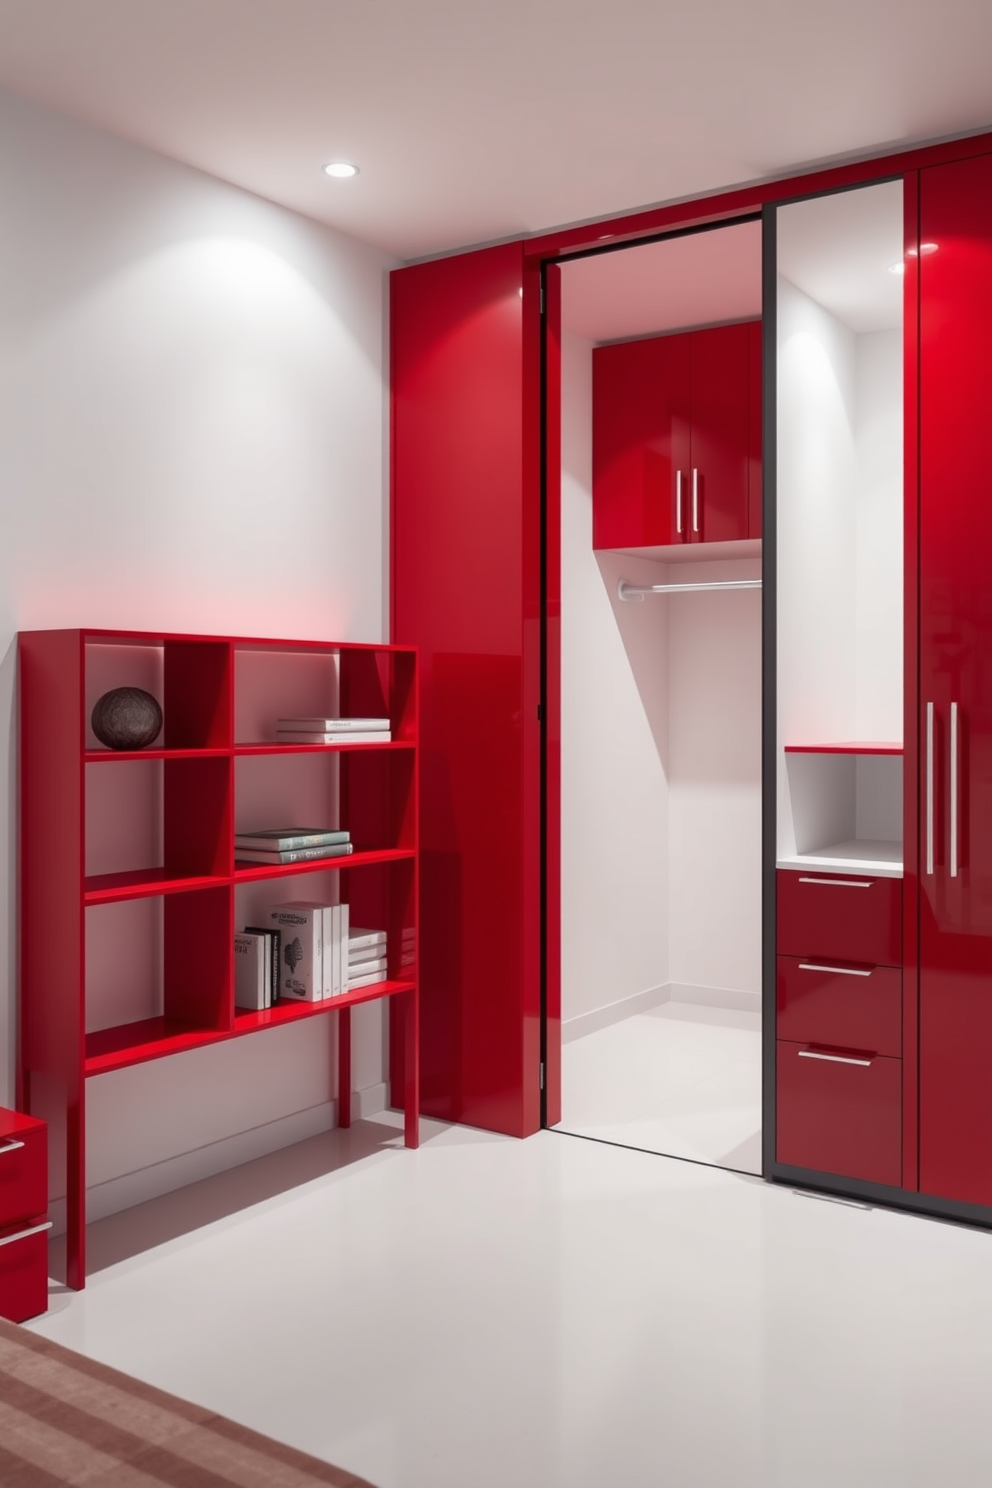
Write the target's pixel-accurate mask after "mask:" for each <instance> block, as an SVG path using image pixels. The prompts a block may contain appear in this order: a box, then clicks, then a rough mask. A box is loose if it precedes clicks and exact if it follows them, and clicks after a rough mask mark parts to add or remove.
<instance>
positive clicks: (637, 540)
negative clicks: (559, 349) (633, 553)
mask: <svg viewBox="0 0 992 1488" xmlns="http://www.w3.org/2000/svg"><path fill="white" fill-rule="evenodd" d="M592 386H593V393H592V406H593V418H592V469H593V476H592V489H593V540H592V541H593V547H594V548H634V547H637V548H639V547H653V546H656V545H657V546H668V545H670V544H673V543H681V542H685V541H686V540H687V538H688V532H689V337H687V336H654V337H651V338H650V339H648V340H645V341H625V342H619V343H617V344H616V345H615V346H598V347H596V349H595V350H594V352H593V354H592Z"/></svg>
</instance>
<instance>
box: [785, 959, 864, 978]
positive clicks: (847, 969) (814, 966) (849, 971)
mask: <svg viewBox="0 0 992 1488" xmlns="http://www.w3.org/2000/svg"><path fill="white" fill-rule="evenodd" d="M799 970H800V971H829V972H830V974H831V976H833V975H834V974H836V975H837V976H871V972H870V971H855V969H854V967H853V966H820V965H819V963H818V962H816V961H800V963H799Z"/></svg>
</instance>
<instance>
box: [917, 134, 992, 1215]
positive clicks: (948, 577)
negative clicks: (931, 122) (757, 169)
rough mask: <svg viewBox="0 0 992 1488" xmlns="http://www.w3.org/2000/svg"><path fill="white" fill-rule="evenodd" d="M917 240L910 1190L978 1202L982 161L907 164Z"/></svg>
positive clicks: (991, 960) (987, 854)
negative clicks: (916, 814) (915, 1110)
mask: <svg viewBox="0 0 992 1488" xmlns="http://www.w3.org/2000/svg"><path fill="white" fill-rule="evenodd" d="M920 240H921V244H931V243H932V244H934V245H935V247H934V248H933V249H932V250H931V251H929V252H928V251H926V250H924V252H923V253H921V256H920V260H919V274H920V446H919V448H920V546H921V560H920V735H919V750H920V762H921V770H920V775H921V789H920V824H921V833H920V838H921V841H920V867H919V873H920V884H921V888H922V894H921V903H920V1024H919V1040H920V1044H919V1048H920V1188H921V1190H922V1191H923V1192H924V1193H928V1194H934V1195H939V1196H941V1197H943V1198H949V1199H957V1200H961V1201H964V1202H968V1203H973V1204H986V1205H990V1204H992V814H990V810H989V802H990V800H992V584H990V568H989V553H990V551H992V500H990V494H992V478H990V475H989V450H988V430H989V409H990V408H992V356H990V352H989V327H990V325H992V156H983V157H979V158H978V159H974V160H967V161H961V162H957V163H955V164H952V165H941V166H936V167H933V168H931V169H928V170H924V171H922V172H921V177H920ZM928 781H929V782H932V786H931V791H932V797H931V795H930V793H929V792H928ZM931 799H932V809H931V810H928V801H930V800H931Z"/></svg>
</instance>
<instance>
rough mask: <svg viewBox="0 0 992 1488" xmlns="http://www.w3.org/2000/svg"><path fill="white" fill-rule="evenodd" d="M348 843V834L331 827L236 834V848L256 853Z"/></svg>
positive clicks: (287, 828) (273, 829) (283, 828)
mask: <svg viewBox="0 0 992 1488" xmlns="http://www.w3.org/2000/svg"><path fill="white" fill-rule="evenodd" d="M347 841H348V833H347V832H345V831H339V830H337V829H332V828H331V827H266V828H265V829H264V830H263V831H258V832H235V834H234V845H235V847H247V848H249V849H254V850H255V851H256V852H300V851H301V850H302V849H303V848H306V847H333V846H336V845H338V844H340V843H342V842H347Z"/></svg>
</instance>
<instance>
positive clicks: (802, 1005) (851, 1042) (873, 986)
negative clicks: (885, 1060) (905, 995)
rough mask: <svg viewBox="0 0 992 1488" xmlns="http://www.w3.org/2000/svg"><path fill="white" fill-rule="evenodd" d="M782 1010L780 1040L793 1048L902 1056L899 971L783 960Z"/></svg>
mask: <svg viewBox="0 0 992 1488" xmlns="http://www.w3.org/2000/svg"><path fill="white" fill-rule="evenodd" d="M776 1010H777V1023H776V1028H777V1030H778V1036H779V1038H782V1039H789V1040H791V1042H793V1043H811V1044H836V1045H840V1046H842V1047H844V1048H849V1049H868V1050H870V1051H871V1052H873V1053H875V1054H887V1055H891V1056H892V1057H893V1058H895V1059H898V1058H899V1057H900V1055H901V1054H902V973H901V972H900V971H899V970H897V968H896V967H894V966H853V965H847V966H841V965H839V964H837V965H832V964H830V963H826V962H817V961H810V960H803V959H802V958H801V957H793V956H779V958H778V972H777V987H776Z"/></svg>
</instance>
